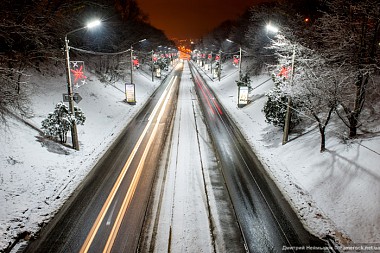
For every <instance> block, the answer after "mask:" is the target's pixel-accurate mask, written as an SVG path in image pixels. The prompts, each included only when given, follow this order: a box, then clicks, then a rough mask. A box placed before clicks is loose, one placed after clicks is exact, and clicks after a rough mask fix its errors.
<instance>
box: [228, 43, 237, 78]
mask: <svg viewBox="0 0 380 253" xmlns="http://www.w3.org/2000/svg"><path fill="white" fill-rule="evenodd" d="M226 41H228V42H230V43H235V44H237V45H239V80H240V79H241V46H240V44H238V43H236V42H235V41H232V40H229V39H226Z"/></svg>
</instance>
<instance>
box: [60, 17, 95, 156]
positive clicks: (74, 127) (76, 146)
mask: <svg viewBox="0 0 380 253" xmlns="http://www.w3.org/2000/svg"><path fill="white" fill-rule="evenodd" d="M100 23H101V21H100V20H95V21H92V22H90V23H88V24H87V25H86V26H84V27H81V28H78V29H75V30H72V31H70V32H68V33H66V34H65V54H66V76H67V93H68V97H69V110H70V112H71V114H72V115H73V116H74V119H73V121H72V122H71V123H72V127H71V139H72V143H73V148H74V149H76V150H79V141H78V131H77V124H76V122H75V110H74V93H73V86H72V83H71V75H70V52H69V51H70V47H69V40H68V39H67V36H68V35H69V34H72V33H74V32H77V31H80V30H82V29H86V28H88V29H91V28H93V27H95V26H98V25H100Z"/></svg>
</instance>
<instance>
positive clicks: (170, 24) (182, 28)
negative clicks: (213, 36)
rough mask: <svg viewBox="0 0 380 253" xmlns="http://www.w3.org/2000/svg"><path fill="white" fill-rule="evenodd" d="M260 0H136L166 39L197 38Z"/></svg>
mask: <svg viewBox="0 0 380 253" xmlns="http://www.w3.org/2000/svg"><path fill="white" fill-rule="evenodd" d="M259 2H263V0H187V1H184V0H160V1H152V0H137V3H138V5H139V6H140V8H141V9H142V11H143V12H144V13H146V14H148V16H149V21H150V23H151V25H153V26H154V27H156V28H158V29H160V30H163V31H164V32H165V34H166V35H167V36H168V37H169V38H179V39H185V38H201V37H202V35H204V34H206V33H207V32H210V31H211V30H212V29H213V28H215V27H216V26H218V25H219V24H220V23H221V22H223V21H225V20H228V19H235V18H237V17H238V16H239V15H241V14H242V13H243V12H244V10H245V9H246V8H248V7H250V6H252V5H254V4H257V3H259Z"/></svg>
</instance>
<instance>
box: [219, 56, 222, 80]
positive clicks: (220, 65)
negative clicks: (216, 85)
mask: <svg viewBox="0 0 380 253" xmlns="http://www.w3.org/2000/svg"><path fill="white" fill-rule="evenodd" d="M221 75H222V50H219V70H218V78H219V82H220V76H221Z"/></svg>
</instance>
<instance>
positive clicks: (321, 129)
mask: <svg viewBox="0 0 380 253" xmlns="http://www.w3.org/2000/svg"><path fill="white" fill-rule="evenodd" d="M318 127H319V132H320V134H321V150H320V152H321V153H322V152H324V151H326V134H325V130H326V126H322V125H321V124H320V123H318Z"/></svg>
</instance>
